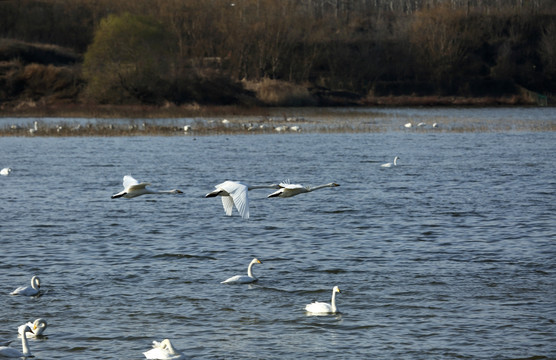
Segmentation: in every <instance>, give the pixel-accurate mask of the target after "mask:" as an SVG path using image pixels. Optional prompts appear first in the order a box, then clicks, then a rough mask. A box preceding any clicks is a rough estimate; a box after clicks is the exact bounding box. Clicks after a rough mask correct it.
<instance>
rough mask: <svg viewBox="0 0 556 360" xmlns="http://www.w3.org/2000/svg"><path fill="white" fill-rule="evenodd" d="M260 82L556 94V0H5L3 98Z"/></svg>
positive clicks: (232, 95)
mask: <svg viewBox="0 0 556 360" xmlns="http://www.w3.org/2000/svg"><path fill="white" fill-rule="evenodd" d="M269 80H273V82H269ZM265 83H266V84H271V85H269V86H277V85H276V84H282V86H294V87H293V88H291V87H290V88H288V89H307V93H305V92H304V91H303V90H301V91H298V94H297V96H296V97H295V99H293V100H292V99H290V102H291V105H303V104H312V105H314V104H315V102H314V101H315V95H318V94H322V93H327V92H328V93H330V92H334V91H336V92H338V93H342V94H352V95H353V96H354V97H366V96H396V95H411V96H425V95H442V96H446V95H454V96H475V97H476V96H501V95H511V94H516V93H518V92H519V91H522V90H523V89H526V90H528V91H531V92H533V93H539V94H544V95H549V96H551V95H552V94H553V93H556V1H554V0H120V1H113V0H0V102H4V103H7V102H10V101H12V102H13V101H15V100H18V101H21V100H22V99H29V100H35V101H36V100H41V99H42V100H43V101H68V102H83V101H87V102H94V103H101V104H102V103H113V104H128V103H131V104H134V103H144V104H156V105H160V104H163V103H166V102H171V103H173V104H184V103H190V102H198V103H218V104H229V103H241V102H249V101H248V100H246V99H248V98H249V97H250V96H251V95H253V92H252V91H255V90H257V89H258V91H259V92H260V90H261V89H260V87H259V88H257V87H256V85H255V84H265ZM284 84H289V85H284ZM288 91H289V92H290V93H295V91H293V90H288ZM45 99H46V100H45ZM296 101H297V102H296Z"/></svg>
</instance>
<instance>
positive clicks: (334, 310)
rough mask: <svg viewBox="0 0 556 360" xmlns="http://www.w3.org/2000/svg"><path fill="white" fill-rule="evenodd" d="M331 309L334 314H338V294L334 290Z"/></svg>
mask: <svg viewBox="0 0 556 360" xmlns="http://www.w3.org/2000/svg"><path fill="white" fill-rule="evenodd" d="M330 307H331V308H332V312H336V292H335V291H334V290H332V300H330Z"/></svg>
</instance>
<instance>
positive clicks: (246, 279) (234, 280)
mask: <svg viewBox="0 0 556 360" xmlns="http://www.w3.org/2000/svg"><path fill="white" fill-rule="evenodd" d="M255 264H262V262H261V261H260V260H259V259H257V258H254V259H253V260H251V262H250V263H249V266H248V267H247V276H245V275H236V276H232V277H231V278H229V279H226V280H224V281H222V282H221V284H248V283H252V282H255V281H257V280H258V279H257V278H256V277H255V276H253V270H252V268H253V265H255Z"/></svg>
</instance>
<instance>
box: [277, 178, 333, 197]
mask: <svg viewBox="0 0 556 360" xmlns="http://www.w3.org/2000/svg"><path fill="white" fill-rule="evenodd" d="M279 186H280V189H279V190H278V191H276V192H273V193H272V194H270V195H268V196H267V197H269V198H271V197H283V198H285V197H292V196H295V195H298V194H302V193H306V192H311V191H315V190H318V189H322V188H326V187H336V186H340V185H339V184H336V183H333V182H332V183H328V184H324V185H319V186H315V187H309V186H303V185H301V184H290V181H289V180H286V181H284V182H281V183H280V185H279Z"/></svg>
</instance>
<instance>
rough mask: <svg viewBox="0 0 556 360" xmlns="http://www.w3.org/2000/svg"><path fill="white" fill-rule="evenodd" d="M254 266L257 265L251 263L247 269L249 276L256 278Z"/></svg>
mask: <svg viewBox="0 0 556 360" xmlns="http://www.w3.org/2000/svg"><path fill="white" fill-rule="evenodd" d="M253 265H255V263H254V262H251V263H250V264H249V266H248V267H247V276H249V277H252V278H254V277H255V276H253Z"/></svg>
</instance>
